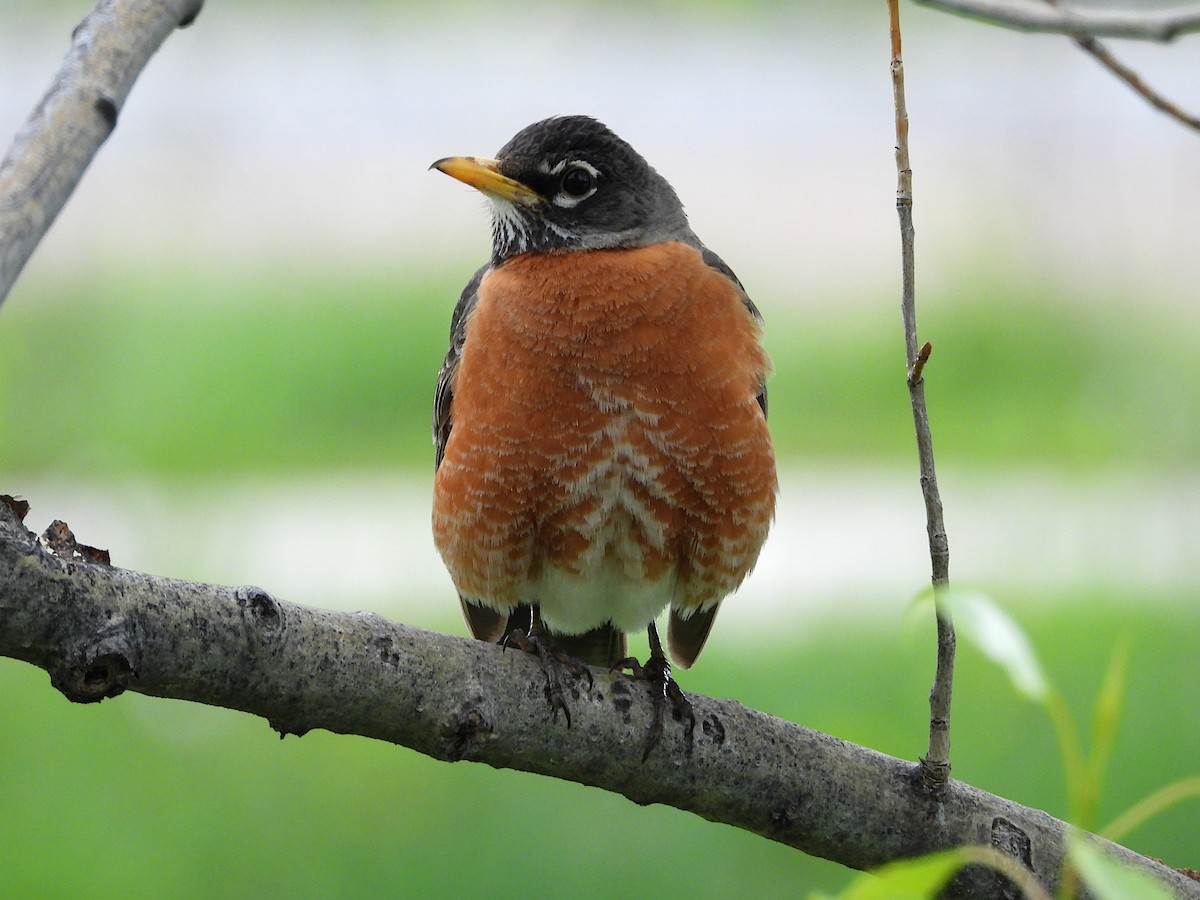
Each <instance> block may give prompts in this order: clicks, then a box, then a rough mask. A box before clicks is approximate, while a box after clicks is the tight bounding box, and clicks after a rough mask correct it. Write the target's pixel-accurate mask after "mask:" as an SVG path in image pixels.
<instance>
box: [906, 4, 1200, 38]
mask: <svg viewBox="0 0 1200 900" xmlns="http://www.w3.org/2000/svg"><path fill="white" fill-rule="evenodd" d="M916 2H917V3H919V4H921V5H922V6H932V7H933V8H934V9H940V10H943V11H944V12H950V13H957V14H958V15H963V16H968V17H970V18H973V19H982V20H984V21H987V22H991V23H993V24H995V25H1003V26H1005V27H1007V28H1015V29H1017V30H1018V31H1047V32H1056V33H1058V34H1090V35H1093V36H1095V37H1112V38H1131V39H1134V40H1143V41H1159V42H1162V43H1166V42H1167V41H1172V40H1174V39H1175V38H1177V37H1179V36H1180V35H1181V34H1187V33H1189V32H1193V31H1200V7H1197V6H1185V7H1179V8H1176V9H1164V10H1137V11H1136V12H1128V11H1126V10H1116V9H1086V10H1084V9H1079V8H1078V7H1070V8H1057V9H1056V8H1052V7H1047V6H1045V5H1044V4H1043V3H1042V2H1041V0H916Z"/></svg>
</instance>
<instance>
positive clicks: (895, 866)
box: [810, 850, 967, 900]
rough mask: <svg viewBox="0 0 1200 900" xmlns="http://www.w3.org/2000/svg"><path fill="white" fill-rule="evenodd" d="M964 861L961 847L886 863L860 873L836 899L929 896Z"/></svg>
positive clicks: (918, 899) (900, 899)
mask: <svg viewBox="0 0 1200 900" xmlns="http://www.w3.org/2000/svg"><path fill="white" fill-rule="evenodd" d="M966 862H967V860H966V859H965V858H964V856H963V853H962V852H961V851H960V850H946V851H944V852H941V853H931V854H929V855H928V856H919V857H917V858H915V859H904V860H899V861H898V862H893V863H888V864H887V865H886V866H882V867H881V868H878V869H876V870H874V871H873V872H864V873H863V874H861V875H859V876H858V877H857V878H855V879H854V881H852V882H851V883H850V885H849V886H848V887H847V888H846V890H844V891H842V893H841V894H839V895H838V900H928V898H929V897H932V896H934V895H935V894H937V892H938V891H940V890H941V889H942V888H943V887H944V886H945V885H946V882H948V881H949V880H950V879H951V878H952V877H953V876H954V873H955V872H957V871H958V870H959V869H960V868H962V867H963V865H965V864H966ZM815 896H819V895H811V896H810V900H814V897H815Z"/></svg>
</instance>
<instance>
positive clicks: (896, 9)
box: [888, 0, 956, 792]
mask: <svg viewBox="0 0 1200 900" xmlns="http://www.w3.org/2000/svg"><path fill="white" fill-rule="evenodd" d="M888 18H889V22H890V28H889V31H890V33H891V42H892V61H891V71H892V100H893V106H894V108H895V113H896V116H895V118H896V213H897V216H898V217H899V223H900V268H901V279H900V314H901V318H902V319H903V322H904V352H905V359H906V361H907V366H906V371H907V379H906V381H907V384H908V396H909V405H910V406H911V407H912V414H913V429H914V432H915V434H916V439H917V462H918V465H919V468H920V473H921V495H922V497H923V498H924V500H925V531H926V533H927V534H928V537H929V562H930V570H931V572H930V577H931V581H932V583H933V591H934V593H933V601H934V609H935V610H936V616H937V665H936V669H935V672H934V677H933V687H932V688H930V691H929V749H928V750H927V751H926V753H925V756H923V757H922V758H921V775H922V779H923V781H924V783H925V786H926V787H927V788H929V790H931V791H934V792H937V791H940V790H941V789H942V788H943V787H944V786H945V784H946V782H947V780H948V779H949V778H950V706H951V701H952V699H953V694H954V654H955V647H956V640H955V636H954V623H953V622H952V621H951V618H950V613H949V612H948V611H947V610H946V609H945V607H944V606H943V604H942V602H941V595H942V592H943V591H944V590H945V589H946V587H947V586H948V585H949V583H950V542H949V539H948V538H947V537H946V522H945V517H944V516H943V514H942V497H941V493H940V492H939V490H938V483H937V471H936V469H935V467H934V461H933V432H932V430H931V428H930V426H929V408H928V407H927V406H926V404H925V378H924V371H925V364H926V363H927V362H928V361H929V354H930V353H931V352H932V349H933V348H932V347H931V345H930V344H929V343H928V342H927V343H925V344H923V345H921V346H920V347H918V345H917V290H916V256H915V253H914V250H913V243H914V239H915V237H916V232H915V230H914V228H913V217H912V205H913V192H912V163H911V162H910V160H909V156H908V107H907V105H906V103H905V99H904V60H903V57H902V54H901V37H900V2H899V0H888Z"/></svg>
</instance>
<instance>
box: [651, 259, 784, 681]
mask: <svg viewBox="0 0 1200 900" xmlns="http://www.w3.org/2000/svg"><path fill="white" fill-rule="evenodd" d="M700 253H701V256H702V257H703V259H704V262H705V263H706V264H707V265H709V266H712V268H714V269H716V270H717V271H718V272H720V273H721V274H722V275H724V276H725V277H726V278H728V279H729V280H730V281H732V282H733V283H734V284H736V285H737V286H738V290H739V291H741V294H742V302H743V303H745V305H746V313H747V314H748V315H751V316H753V317H754V318H755V319H757V320H758V321H759V322H760V323H761V322H762V320H763V317H762V313H760V312H759V311H758V307H757V306H755V305H754V301H752V300H751V299H750V297H749V296H748V295H747V294H746V289H745V288H744V287H742V283H741V281H739V280H738V277H737V275H735V274H734V272H733V269H731V268H729V266H728V265H726V264H725V261H724V260H723V259H721V257H719V256H717V254H715V253H713V252H712V251H711V250H709V249H708V248H707V247H704V246H701V247H700ZM755 399H756V400H758V405H759V406H760V407H761V408H762V412H763V418H766V415H767V373H766V372H760V373H759V375H758V396H757V397H756V398H755ZM719 608H720V604H719V603H714V604H713V605H712V606H710V607H709V608H708V609H698V610H695V611H694V612H691V614H690V615H687V616H686V617H685V616H684V615H683V614H681V611H680V610H677V609H675V607H671V611H670V613H669V616H668V621H667V647H668V649H669V650H670V652H671V659H672V660H674V661H675V664H676V665H678V666H679V667H680V668H683V669H687V668H690V667H691V665H692V663H694V662H695V661H696V657H697V656H699V655H700V651H701V650H702V649H704V642H705V641H707V640H708V633H709V632H710V631H711V630H712V626H713V622H714V621H715V620H716V618H717V610H718V609H719Z"/></svg>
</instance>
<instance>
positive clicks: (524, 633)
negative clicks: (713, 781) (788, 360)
mask: <svg viewBox="0 0 1200 900" xmlns="http://www.w3.org/2000/svg"><path fill="white" fill-rule="evenodd" d="M430 168H431V169H437V170H439V171H441V172H443V173H445V174H447V175H449V176H451V177H452V178H455V179H457V180H458V181H460V182H463V183H465V184H467V185H470V186H471V187H473V188H476V189H477V190H478V191H480V192H482V194H483V195H484V196H485V197H486V198H487V199H488V200H489V201H490V207H491V214H492V249H491V257H490V259H489V260H488V262H486V263H485V264H484V265H483V266H482V267H480V268H479V269H478V271H476V272H475V274H474V276H473V277H472V278H471V279H470V281H469V282H468V284H467V286H466V288H465V289H464V290H463V292H462V294H461V296H460V297H459V300H458V302H457V304H456V305H455V307H454V311H453V314H452V316H451V327H450V344H449V348H448V350H447V351H446V355H445V358H444V361H443V363H442V366H441V368H440V370H439V373H438V377H437V384H436V389H435V392H434V403H433V439H434V445H435V474H434V491H433V534H434V543H435V545H436V547H437V549H438V551H439V553H440V554H441V557H442V559H443V561H444V563H445V565H446V567H447V569H448V570H449V573H450V577H451V580H452V581H453V583H454V585H455V588H456V589H457V592H458V595H459V599H460V602H461V605H462V611H463V614H464V616H465V618H466V622H467V625H468V627H469V629H470V631H471V634H472V635H473V636H474V637H476V638H478V639H480V640H484V641H490V642H504V641H507V640H509V639H512V638H515V639H516V640H517V642H518V643H519V644H520V645H521V646H522V647H524V648H525V649H531V646H530V645H531V644H532V651H531V652H533V651H536V652H538V653H539V654H540V655H541V656H542V658H543V664H544V665H545V662H546V660H547V657H550V658H552V659H555V660H560V661H562V660H571V661H574V662H578V663H582V664H587V665H594V666H607V667H611V668H629V669H631V670H633V672H634V674H635V675H637V676H643V677H647V678H648V680H651V681H653V682H655V683H656V684H658V685H660V686H661V688H662V693H663V695H665V696H669V697H670V698H671V699H672V701H673V702H674V703H675V704H676V707H677V708H678V707H679V702H680V700H681V694H680V693H679V689H678V686H677V685H676V684H675V682H674V680H673V678H672V675H671V663H670V661H669V660H668V659H667V657H666V653H664V651H663V649H662V644H661V641H660V639H659V636H658V631H657V626H656V620H657V619H658V618H659V617H660V616H661V614H662V613H663V612H664V610H665V611H667V617H668V622H667V647H668V649H669V652H670V658H671V660H673V661H674V663H675V664H676V665H677V666H679V667H680V668H688V667H690V666H691V665H692V664H693V663H694V662H695V660H696V658H697V656H698V655H699V653H700V651H701V649H702V648H703V647H704V644H705V641H706V640H707V638H708V635H709V631H710V629H711V628H712V625H713V621H714V619H715V617H716V614H717V610H718V608H719V606H720V604H721V602H722V600H724V599H725V597H726V596H728V595H729V594H730V593H732V592H733V591H734V590H736V589H737V587H738V586H739V585H740V584H741V583H742V581H743V579H744V578H745V577H746V575H747V574H748V573H749V572H750V570H751V569H752V568H753V567H754V565H755V562H756V561H757V559H758V556H759V552H760V550H761V549H762V546H763V543H764V541H765V540H766V537H767V533H768V530H769V528H770V525H771V521H772V519H773V517H774V511H775V500H776V495H777V493H778V478H777V475H776V466H775V456H774V449H773V446H772V442H771V437H770V434H769V432H768V430H767V376H768V374H769V371H770V362H769V360H768V357H767V354H766V351H765V350H764V348H763V343H762V336H763V319H762V316H761V314H760V313H759V311H758V309H757V307H756V306H755V305H754V303H753V302H751V300H750V298H749V297H748V296H747V294H746V291H745V289H744V288H743V286H742V283H741V282H740V281H739V280H738V278H737V276H736V275H735V274H734V273H733V270H732V269H731V268H730V267H729V266H727V265H726V264H725V262H724V261H723V260H722V259H721V258H720V257H719V256H717V254H715V253H714V252H713V251H711V250H709V249H708V248H707V247H706V246H705V245H704V243H703V242H701V240H700V239H699V238H698V237H697V236H696V234H695V233H694V232H693V231H692V229H691V227H690V225H689V224H688V219H687V216H686V214H685V212H684V208H683V205H682V203H681V202H680V200H679V197H678V196H677V194H676V192H675V190H674V189H673V188H672V187H671V185H670V184H669V183H668V181H667V180H666V179H665V178H664V177H663V176H662V175H660V174H659V173H658V172H657V171H656V170H655V169H654V168H653V167H651V166H650V164H649V163H647V162H646V160H645V159H644V158H643V157H642V156H641V155H640V154H639V153H638V152H637V151H636V150H634V149H633V147H632V146H630V145H629V144H628V143H626V142H625V141H624V140H622V139H621V138H619V137H618V136H617V135H616V134H615V133H613V131H611V130H610V129H609V128H608V127H607V126H605V125H604V124H602V123H601V122H599V121H597V120H596V119H594V118H591V117H588V116H582V115H568V116H555V117H552V118H548V119H545V120H542V121H539V122H535V123H534V124H532V125H529V126H528V127H526V128H524V129H522V130H521V131H519V132H517V134H516V135H515V136H514V137H513V138H512V139H511V140H509V141H508V142H507V143H506V144H505V145H504V146H503V147H502V148H501V149H500V150H499V152H498V153H497V154H496V156H495V158H485V157H475V156H456V157H447V158H444V159H439V160H438V161H436V162H435V163H433V165H432V166H431V167H430ZM642 630H645V631H647V634H648V640H649V645H650V656H649V658H648V660H647V663H646V665H645V666H641V665H639V664H638V662H637V660H635V659H632V658H630V657H628V656H626V653H627V640H626V635H627V634H629V633H635V632H640V631H642ZM547 679H548V681H550V682H551V683H550V684H549V685H548V688H547V692H548V696H549V695H551V694H552V693H555V692H557V693H558V694H559V695H560V696H559V697H558V698H555V697H551V705H552V706H555V707H556V710H555V713H556V714H557V708H558V707H561V708H562V709H563V710H564V712H565V714H566V717H567V724H568V726H569V725H570V711H569V710H568V709H566V706H565V704H563V703H562V701H561V688H560V687H559V686H558V685H557V684H555V683H554V682H553V679H552V676H551V671H550V670H549V669H547ZM589 680H590V676H589ZM684 702H685V703H686V701H684ZM656 710H657V707H656ZM687 712H689V713H690V707H689V708H688V710H687ZM692 724H693V725H694V719H693V720H692ZM689 733H690V732H689ZM647 752H649V747H647Z"/></svg>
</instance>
